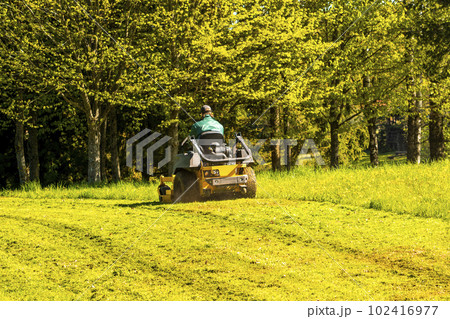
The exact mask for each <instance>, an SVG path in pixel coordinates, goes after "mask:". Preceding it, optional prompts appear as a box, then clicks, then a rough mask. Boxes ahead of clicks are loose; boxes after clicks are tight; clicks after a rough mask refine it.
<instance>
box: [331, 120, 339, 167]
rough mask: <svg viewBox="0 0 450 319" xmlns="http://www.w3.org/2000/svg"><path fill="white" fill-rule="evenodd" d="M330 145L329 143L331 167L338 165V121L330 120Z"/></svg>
mask: <svg viewBox="0 0 450 319" xmlns="http://www.w3.org/2000/svg"><path fill="white" fill-rule="evenodd" d="M330 131H331V145H330V165H331V167H333V168H338V167H339V122H338V121H337V120H335V121H332V122H330Z"/></svg>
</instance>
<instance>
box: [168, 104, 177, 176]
mask: <svg viewBox="0 0 450 319" xmlns="http://www.w3.org/2000/svg"><path fill="white" fill-rule="evenodd" d="M179 114H180V109H179V108H178V107H175V108H173V109H172V110H171V111H170V120H171V123H170V126H169V131H168V134H169V136H170V137H171V140H170V141H169V145H170V162H169V168H168V170H169V174H173V168H174V164H175V159H176V156H177V154H178V148H179V142H178V139H179V135H178V123H179V119H178V117H179Z"/></svg>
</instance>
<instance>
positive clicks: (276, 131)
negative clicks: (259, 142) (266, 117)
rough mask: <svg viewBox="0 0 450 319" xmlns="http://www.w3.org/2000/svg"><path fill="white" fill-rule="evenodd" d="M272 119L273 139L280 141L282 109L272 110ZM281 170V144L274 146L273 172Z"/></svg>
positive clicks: (276, 106) (275, 108) (274, 108)
mask: <svg viewBox="0 0 450 319" xmlns="http://www.w3.org/2000/svg"><path fill="white" fill-rule="evenodd" d="M270 113H271V117H270V122H271V123H270V124H271V126H272V138H273V139H278V138H279V137H280V108H279V106H278V105H275V106H273V107H272V108H271V109H270ZM280 169H281V154H280V145H279V143H277V144H274V145H272V170H274V171H277V170H280Z"/></svg>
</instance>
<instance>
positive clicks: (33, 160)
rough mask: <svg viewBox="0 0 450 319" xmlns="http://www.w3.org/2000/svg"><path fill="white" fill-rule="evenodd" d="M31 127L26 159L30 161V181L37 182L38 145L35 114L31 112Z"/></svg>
mask: <svg viewBox="0 0 450 319" xmlns="http://www.w3.org/2000/svg"><path fill="white" fill-rule="evenodd" d="M31 125H32V127H30V129H29V130H28V132H29V138H28V146H29V148H28V157H29V161H30V180H31V181H33V182H39V143H38V129H37V113H36V111H32V112H31Z"/></svg>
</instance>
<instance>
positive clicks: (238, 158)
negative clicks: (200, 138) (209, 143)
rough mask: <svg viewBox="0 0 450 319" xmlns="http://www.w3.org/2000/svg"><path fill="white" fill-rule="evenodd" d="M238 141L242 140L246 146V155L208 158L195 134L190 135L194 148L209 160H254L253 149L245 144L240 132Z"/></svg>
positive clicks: (237, 137)
mask: <svg viewBox="0 0 450 319" xmlns="http://www.w3.org/2000/svg"><path fill="white" fill-rule="evenodd" d="M235 136H236V141H237V142H240V143H241V144H242V146H243V147H244V149H245V151H246V152H247V154H248V155H247V156H244V157H233V158H223V159H222V158H208V157H207V156H206V155H205V154H204V153H203V151H202V149H201V147H200V146H199V144H198V142H197V140H196V139H195V137H194V136H190V137H189V138H190V140H191V143H192V145H193V146H194V149H195V150H196V151H197V152H198V154H200V157H201V158H202V159H203V160H205V161H208V162H225V161H232V162H234V161H246V160H252V159H253V157H252V151H251V150H250V149H249V148H248V146H247V144H245V142H244V139H243V138H242V136H241V134H240V133H236V134H235Z"/></svg>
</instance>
